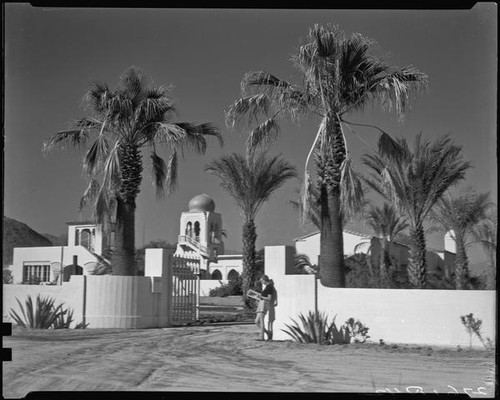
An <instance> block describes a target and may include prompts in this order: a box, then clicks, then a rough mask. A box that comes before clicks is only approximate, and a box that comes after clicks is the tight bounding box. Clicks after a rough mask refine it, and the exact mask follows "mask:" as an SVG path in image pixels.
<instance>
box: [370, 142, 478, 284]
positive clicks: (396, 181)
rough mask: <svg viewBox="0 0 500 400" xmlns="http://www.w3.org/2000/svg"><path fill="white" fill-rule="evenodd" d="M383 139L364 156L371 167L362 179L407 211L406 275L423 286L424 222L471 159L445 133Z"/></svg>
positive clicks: (424, 265) (465, 169)
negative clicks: (466, 159)
mask: <svg viewBox="0 0 500 400" xmlns="http://www.w3.org/2000/svg"><path fill="white" fill-rule="evenodd" d="M384 141H385V142H386V143H385V145H383V146H381V145H379V148H378V152H377V153H376V154H367V155H365V156H364V157H363V162H364V164H365V165H366V166H367V167H368V168H369V170H370V175H369V176H368V177H365V182H366V183H367V184H368V185H369V186H370V187H371V188H372V189H374V190H375V191H376V192H377V193H379V194H380V195H382V196H383V197H385V198H386V199H387V200H388V201H390V202H392V203H393V204H394V206H395V207H396V210H398V211H400V212H404V214H405V215H406V217H407V219H408V223H409V225H410V237H411V243H410V264H409V266H408V273H409V279H410V282H411V284H412V286H413V287H416V288H425V287H426V285H427V276H426V274H427V264H426V260H425V252H426V244H425V232H424V227H423V223H424V221H425V219H426V218H427V217H428V216H429V213H430V212H431V210H432V208H433V207H434V205H435V204H436V202H437V201H438V200H439V199H440V198H441V197H442V196H443V194H444V193H445V192H446V191H447V190H448V189H449V188H450V187H452V186H453V185H454V184H456V183H458V182H459V181H461V180H462V179H464V177H465V172H466V171H467V170H468V169H469V168H470V163H468V162H464V161H463V160H462V148H461V147H460V146H457V145H455V144H453V142H452V141H451V139H450V138H449V137H448V136H447V135H445V136H443V137H441V138H438V139H437V140H436V141H434V142H430V141H428V140H424V139H423V138H422V135H421V134H418V135H417V136H416V138H415V141H414V144H413V146H410V145H409V143H408V142H407V140H406V139H405V138H398V139H397V140H396V141H395V140H393V139H391V138H389V137H385V138H384Z"/></svg>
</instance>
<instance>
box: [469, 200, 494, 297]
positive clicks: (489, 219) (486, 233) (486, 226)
mask: <svg viewBox="0 0 500 400" xmlns="http://www.w3.org/2000/svg"><path fill="white" fill-rule="evenodd" d="M497 229H498V219H497V212H496V207H495V211H493V209H491V210H490V212H488V213H487V215H486V218H485V219H483V220H481V221H480V222H479V223H478V224H477V225H476V226H475V227H474V229H473V230H472V235H473V237H474V239H475V241H476V243H480V244H481V247H482V248H483V251H484V252H485V254H486V256H487V257H488V264H489V265H488V282H487V285H486V287H487V289H489V290H495V288H496V284H495V282H496V265H497Z"/></svg>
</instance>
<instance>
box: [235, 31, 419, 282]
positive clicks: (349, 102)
mask: <svg viewBox="0 0 500 400" xmlns="http://www.w3.org/2000/svg"><path fill="white" fill-rule="evenodd" d="M373 45H374V42H372V41H371V40H368V39H366V38H364V37H363V36H362V35H360V34H357V33H355V34H352V35H350V36H347V35H346V34H345V33H344V32H343V31H342V30H340V29H339V28H338V27H336V26H331V25H328V26H327V27H323V26H320V25H315V26H314V27H312V28H311V29H310V30H309V35H308V37H307V40H306V42H305V43H304V44H303V45H301V46H299V48H298V50H297V51H296V53H295V54H294V55H293V57H292V62H293V64H294V66H295V67H297V69H298V70H299V72H300V74H301V75H302V81H303V84H301V85H294V84H292V83H290V82H287V81H284V80H281V79H278V78H277V77H276V76H274V75H272V74H270V73H267V72H264V71H258V72H249V73H247V74H246V75H245V77H244V78H243V81H242V89H243V90H242V92H243V93H242V94H243V97H242V98H241V99H239V100H238V101H236V102H235V103H234V104H233V105H232V106H230V108H229V109H228V111H227V113H226V123H227V125H228V126H229V127H235V126H237V125H239V124H241V123H245V122H246V123H248V124H249V125H253V124H254V123H255V121H256V120H257V121H258V120H260V119H262V118H265V120H264V121H263V122H261V123H260V124H258V126H256V127H255V128H254V129H253V130H252V131H251V134H250V136H249V138H248V143H249V145H250V147H251V148H257V147H259V146H263V145H267V144H268V143H269V142H270V141H272V140H274V139H275V138H276V137H277V136H278V134H279V125H278V118H279V117H280V116H283V117H289V118H291V119H292V120H294V121H295V120H297V119H299V118H300V117H301V116H304V115H306V116H317V117H319V119H320V123H319V129H318V132H317V134H316V137H315V139H314V141H313V144H312V147H311V149H310V151H309V154H308V156H307V158H306V162H305V179H304V187H305V188H306V189H304V193H306V192H307V187H308V186H309V185H311V182H310V177H309V173H308V172H307V166H308V163H309V159H310V157H311V155H312V154H313V153H314V158H315V164H316V176H317V180H316V185H317V191H318V192H319V194H320V205H321V211H320V218H321V229H320V231H321V246H320V252H321V260H320V264H321V265H320V271H321V282H322V284H323V285H325V286H329V287H343V286H345V268H344V249H343V239H342V218H341V203H342V198H345V199H346V200H347V201H348V202H349V203H352V204H353V205H355V204H359V202H360V198H361V195H360V193H359V192H358V191H357V189H358V188H356V186H355V185H353V184H352V181H351V178H352V176H353V174H352V162H351V158H350V156H349V152H348V150H347V142H346V139H345V135H344V130H343V124H353V123H350V122H347V121H346V120H345V119H344V117H345V115H347V114H348V113H351V112H354V111H357V110H361V109H363V108H364V107H365V106H366V105H368V104H370V103H375V102H379V103H380V104H381V105H382V106H384V107H385V108H386V109H389V110H391V109H395V110H396V112H397V113H398V115H400V116H402V115H403V112H404V111H405V109H406V107H407V105H408V99H409V93H410V89H412V88H417V89H418V88H422V87H424V86H425V85H426V82H427V77H426V75H424V74H423V73H421V72H419V71H417V70H416V69H415V68H413V67H411V66H409V67H404V68H395V67H392V66H390V65H388V64H386V63H384V62H383V61H382V59H381V58H379V57H376V56H374V55H372V54H370V50H371V48H372V47H373ZM271 110H272V111H273V112H272V113H271ZM353 125H355V124H353ZM377 129H378V128H377ZM386 136H387V134H385V133H383V135H382V138H383V141H384V142H387V139H386Z"/></svg>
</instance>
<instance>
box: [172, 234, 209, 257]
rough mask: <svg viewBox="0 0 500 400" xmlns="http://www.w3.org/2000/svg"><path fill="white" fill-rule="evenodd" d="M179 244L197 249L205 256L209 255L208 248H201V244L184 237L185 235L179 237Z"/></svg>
mask: <svg viewBox="0 0 500 400" xmlns="http://www.w3.org/2000/svg"><path fill="white" fill-rule="evenodd" d="M178 240H179V244H182V243H189V244H191V245H193V246H194V247H196V248H197V249H199V250H200V251H201V252H202V253H204V254H205V255H207V256H208V255H209V252H208V248H207V247H206V246H202V245H201V243H200V242H199V241H197V240H195V239H193V238H192V237H191V236H186V235H179V239H178Z"/></svg>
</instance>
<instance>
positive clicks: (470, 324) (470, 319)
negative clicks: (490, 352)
mask: <svg viewBox="0 0 500 400" xmlns="http://www.w3.org/2000/svg"><path fill="white" fill-rule="evenodd" d="M460 320H461V321H462V324H463V325H464V327H465V329H466V330H467V333H468V334H469V348H472V336H473V335H476V336H477V337H478V338H479V340H480V341H481V343H482V344H483V346H484V347H486V349H492V348H493V347H494V343H493V342H492V340H491V339H490V338H489V337H488V338H486V339H484V338H483V334H482V332H481V325H482V324H483V321H482V320H480V319H476V318H474V314H473V313H470V314H467V315H462V316H460Z"/></svg>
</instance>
